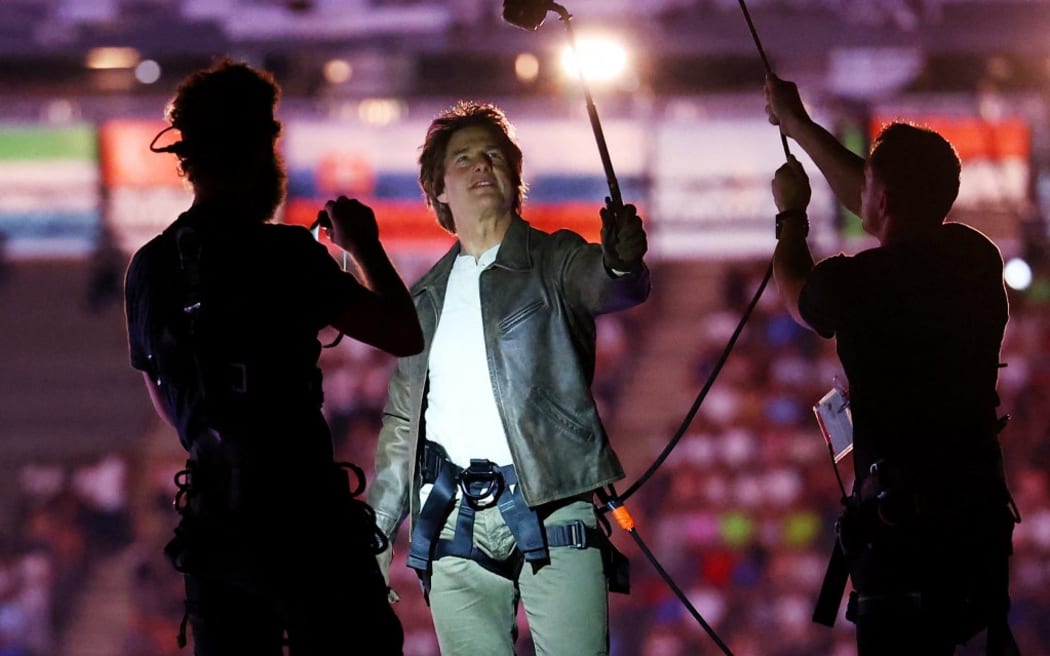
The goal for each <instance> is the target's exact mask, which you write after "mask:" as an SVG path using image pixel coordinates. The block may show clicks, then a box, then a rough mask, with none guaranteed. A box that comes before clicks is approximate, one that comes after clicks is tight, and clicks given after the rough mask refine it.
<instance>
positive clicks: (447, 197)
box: [437, 126, 517, 225]
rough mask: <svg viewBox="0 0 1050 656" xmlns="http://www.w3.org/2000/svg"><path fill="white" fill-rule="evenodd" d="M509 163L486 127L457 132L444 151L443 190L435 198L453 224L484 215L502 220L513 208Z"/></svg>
mask: <svg viewBox="0 0 1050 656" xmlns="http://www.w3.org/2000/svg"><path fill="white" fill-rule="evenodd" d="M511 178H512V175H511V171H510V164H509V163H508V162H507V158H506V156H505V155H504V152H503V149H502V147H501V146H500V141H499V139H497V138H496V135H495V134H494V133H493V131H492V130H491V129H489V128H486V127H483V126H471V127H466V128H462V129H460V130H457V131H456V132H454V133H453V134H452V138H451V139H449V142H448V148H447V149H446V150H445V174H444V182H445V190H444V191H443V192H441V193H440V194H439V195H438V197H437V199H438V200H439V201H441V202H442V203H446V204H447V205H448V206H449V209H450V210H451V212H452V216H453V217H454V219H455V221H456V224H457V225H463V222H464V221H476V220H478V219H482V218H484V217H486V216H494V217H497V218H499V217H502V216H503V215H506V214H508V213H509V212H510V211H511V209H512V208H513V206H514V199H515V197H516V193H517V191H516V189H515V188H514V185H513V183H512V182H511Z"/></svg>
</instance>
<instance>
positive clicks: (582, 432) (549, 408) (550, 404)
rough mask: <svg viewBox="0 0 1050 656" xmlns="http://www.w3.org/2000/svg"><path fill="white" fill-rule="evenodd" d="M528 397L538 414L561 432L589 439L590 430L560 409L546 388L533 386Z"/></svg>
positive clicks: (581, 438)
mask: <svg viewBox="0 0 1050 656" xmlns="http://www.w3.org/2000/svg"><path fill="white" fill-rule="evenodd" d="M529 399H530V401H531V402H532V404H533V405H534V406H536V409H537V410H538V411H539V413H540V415H541V416H542V417H544V418H545V419H547V420H548V421H549V422H550V423H551V424H553V425H554V426H555V427H557V428H558V429H560V430H561V431H562V432H568V433H570V434H572V435H573V436H574V437H576V438H577V439H580V440H586V441H589V440H590V439H591V435H592V431H591V430H589V429H588V428H586V427H585V426H582V425H581V424H580V423H579V422H577V421H576V420H575V419H574V418H573V416H572V415H571V414H569V413H568V412H567V411H566V410H564V409H562V407H561V406H560V405H558V403H557V402H556V401H555V400H554V399H553V398H551V394H550V392H549V391H548V390H546V389H544V388H542V387H535V388H533V390H532V394H530V395H529Z"/></svg>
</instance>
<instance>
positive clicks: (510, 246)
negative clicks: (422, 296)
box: [414, 214, 532, 296]
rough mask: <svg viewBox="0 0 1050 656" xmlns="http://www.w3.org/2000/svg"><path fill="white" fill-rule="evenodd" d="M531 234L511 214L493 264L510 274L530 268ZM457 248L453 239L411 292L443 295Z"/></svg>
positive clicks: (457, 241)
mask: <svg viewBox="0 0 1050 656" xmlns="http://www.w3.org/2000/svg"><path fill="white" fill-rule="evenodd" d="M531 233H532V229H531V227H530V226H529V223H528V221H526V220H525V219H523V218H521V217H520V216H518V215H517V214H515V215H514V217H513V218H512V219H511V222H510V225H509V226H508V227H507V234H505V235H503V241H502V242H500V247H499V252H498V253H497V254H496V261H495V262H493V265H494V266H498V267H502V268H504V269H509V270H511V271H528V270H529V269H531V268H532V255H531V254H530V252H529V242H530V240H531ZM461 248H462V247H461V245H460V243H459V240H458V239H457V240H456V242H455V243H454V244H452V246H451V247H450V248H449V249H448V251H447V252H446V253H445V254H444V255H443V256H442V257H441V259H440V260H438V261H437V262H436V263H435V264H434V266H432V267H431V268H430V270H429V271H427V272H426V274H424V275H423V277H422V278H420V279H419V281H418V282H417V283H416V284H415V285H414V291H415V292H416V293H419V292H424V291H427V290H430V289H432V288H433V289H435V291H439V292H441V294H440V295H441V296H444V288H445V285H446V283H447V282H448V276H449V273H450V272H451V271H452V263H453V262H454V261H455V259H456V257H458V256H459V253H460V250H461Z"/></svg>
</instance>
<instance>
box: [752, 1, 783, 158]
mask: <svg viewBox="0 0 1050 656" xmlns="http://www.w3.org/2000/svg"><path fill="white" fill-rule="evenodd" d="M740 11H741V12H742V13H743V14H744V20H745V21H747V29H748V30H749V31H750V32H751V39H752V40H753V41H754V42H755V48H757V49H758V56H759V57H761V58H762V65H763V66H765V68H766V73H769V74H770V75H772V74H773V67H772V66H770V65H769V58H768V57H766V51H765V49H763V48H762V41H761V40H760V39H759V38H758V32H757V31H756V30H755V24H754V22H753V21H752V20H751V12H749V11H748V10H747V4H746V3H745V2H744V0H740ZM780 145H782V146H783V147H784V157H785V158H786V159H791V150H790V149H788V142H787V137H786V136H784V131H783V130H781V131H780Z"/></svg>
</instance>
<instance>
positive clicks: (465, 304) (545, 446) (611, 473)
mask: <svg viewBox="0 0 1050 656" xmlns="http://www.w3.org/2000/svg"><path fill="white" fill-rule="evenodd" d="M419 162H420V178H419V179H420V185H421V187H422V189H423V191H424V194H425V196H426V199H427V202H428V204H429V205H430V206H431V207H433V208H434V210H435V213H436V215H437V219H438V222H439V223H440V224H441V225H442V227H443V228H445V229H446V230H447V231H448V232H450V233H452V234H455V235H456V237H457V241H456V243H455V244H454V245H453V246H452V248H451V249H450V250H449V251H448V253H446V255H445V256H444V257H442V258H441V259H440V260H439V261H438V262H437V263H436V264H435V265H434V266H433V267H432V268H431V269H430V270H429V271H428V272H427V273H426V274H424V275H423V276H422V278H421V279H420V280H419V281H418V282H417V283H416V284H415V285H413V287H412V289H411V292H412V296H413V299H414V301H415V304H416V310H417V312H418V313H419V317H420V324H421V325H422V327H423V333H424V338H425V347H424V350H423V352H422V353H420V354H419V355H415V356H410V357H406V358H401V359H400V360H399V362H398V366H397V369H396V371H395V373H394V375H393V377H392V379H391V381H390V385H389V398H388V401H387V404H386V407H385V410H384V418H383V427H382V431H381V433H380V437H379V445H378V449H377V455H376V474H375V479H374V482H373V485H372V487H371V488H370V492H369V503H370V504H371V505H372V506H373V507H374V508H375V510H376V518H377V524H378V525H379V527H380V529H381V530H383V531H384V532H385V533H386V534H387V535H388V536H389V537H390V538H391V542H393V538H394V536H395V534H396V532H397V530H398V528H399V526H400V525H401V523H402V521H403V520H404V519H405V518H406V517H408V516H410V517H411V522H410V526H411V528H412V548H411V553H410V554H409V565H410V566H412V567H414V568H416V569H417V571H418V573H419V574H420V577H421V579H422V581H423V584H424V590H425V593H426V595H427V600H428V603H429V605H430V608H431V612H432V615H433V619H434V625H435V628H436V632H437V635H438V641H439V643H440V647H441V652H442V654H444V655H445V656H456V655H462V656H468V655H469V656H473V655H476V654H486V655H492V656H498V655H501V654H507V655H510V654H513V653H514V640H515V637H516V635H515V634H516V629H515V626H516V610H517V607H518V603H519V602H521V603H522V604H523V606H524V609H525V612H526V615H527V616H528V620H529V625H530V630H531V633H532V637H533V641H534V644H535V646H536V649H537V653H540V654H566V655H569V654H571V655H573V656H575V655H578V654H605V653H607V651H608V644H607V643H608V627H607V618H608V584H607V581H606V577H605V573H604V569H605V560H606V558H605V556H606V555H607V553H608V552H607V550H606V549H603V548H601V547H602V545H601V539H600V538H599V537H598V536H597V535H596V533H597V531H595V527H596V519H597V517H596V512H595V507H594V503H593V499H592V497H593V495H594V493H595V491H596V490H598V489H600V488H601V487H602V486H604V485H607V484H610V483H612V482H614V481H617V480H619V479H621V478H622V477H623V476H624V473H623V469H622V467H621V465H620V462H619V460H618V459H617V456H616V454H615V453H614V452H613V450H612V448H611V447H610V444H609V439H608V436H607V434H606V432H605V429H604V427H603V425H602V421H601V418H600V417H599V416H598V412H597V409H596V407H595V402H594V399H593V397H592V395H591V391H590V384H591V382H592V379H593V377H594V369H595V334H596V327H595V317H596V316H597V315H599V314H602V313H607V312H614V311H618V310H624V309H627V308H630V307H632V306H635V305H637V304H639V303H641V302H643V301H644V300H645V299H646V298H647V296H648V293H649V272H648V269H647V268H646V266H645V264H644V263H643V261H642V257H643V255H644V254H645V252H646V249H647V242H646V237H645V232H644V230H643V228H642V222H641V219H640V218H639V217H638V216H637V214H636V210H635V208H634V207H633V206H632V205H625V206H623V207H619V208H616V207H615V206H614V205H613V204H612V203H607V207H606V208H604V209H602V210H601V212H600V215H601V219H602V243H601V244H600V245H599V244H591V243H587V242H585V241H584V240H583V239H582V238H581V237H580V236H579V235H577V234H575V233H573V232H570V231H567V230H560V231H557V232H555V233H553V234H548V233H546V232H542V231H540V230H537V229H535V228H532V227H531V226H530V225H529V224H528V223H527V222H526V221H525V220H524V219H523V218H522V217H521V214H520V213H521V209H522V200H523V198H524V194H525V184H524V183H523V181H522V178H521V171H522V153H521V150H520V148H519V147H518V145H517V143H516V141H515V138H514V133H513V127H512V126H511V124H510V123H509V122H508V121H507V119H506V117H505V115H504V114H503V112H502V111H501V110H500V109H499V108H498V107H496V106H494V105H491V104H484V103H475V102H462V101H461V102H460V103H458V104H457V105H456V106H454V107H452V108H450V109H449V110H447V111H446V112H445V113H443V114H441V115H440V116H438V117H437V118H436V119H435V120H434V121H433V123H432V124H431V126H430V129H429V130H428V133H427V137H426V142H425V144H424V145H423V148H422V152H421V156H420V159H419ZM438 497H441V502H440V503H438V502H436V501H435V499H436V498H438ZM425 502H427V503H425ZM438 506H440V508H438V509H437V510H435V508H437V507H438ZM391 556H392V549H390V550H387V551H386V552H385V553H382V554H380V561H381V564H382V565H383V566H384V568H385V571H388V569H389V565H390V559H391ZM388 580H389V578H388ZM391 595H392V597H391V598H392V599H393V600H396V593H393V591H391Z"/></svg>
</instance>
